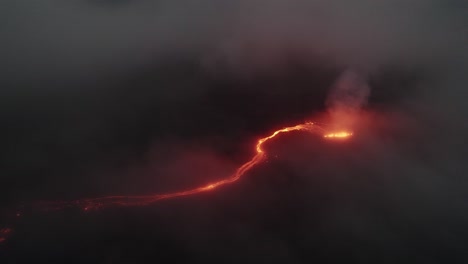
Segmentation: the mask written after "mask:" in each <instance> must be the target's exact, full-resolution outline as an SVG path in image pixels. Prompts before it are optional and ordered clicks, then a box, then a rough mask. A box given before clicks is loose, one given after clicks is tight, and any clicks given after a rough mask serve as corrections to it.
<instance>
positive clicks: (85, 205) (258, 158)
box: [40, 122, 352, 211]
mask: <svg viewBox="0 0 468 264" xmlns="http://www.w3.org/2000/svg"><path fill="white" fill-rule="evenodd" d="M292 131H305V132H309V133H318V134H321V133H323V132H324V129H323V128H321V127H320V126H318V125H316V124H314V123H312V122H305V123H303V124H299V125H295V126H290V127H284V128H281V129H278V130H276V131H274V132H273V133H272V134H270V135H269V136H266V137H264V138H260V139H259V140H258V141H257V144H256V145H255V151H256V154H255V155H254V156H253V157H252V159H250V160H249V161H247V162H246V163H244V164H243V165H241V166H240V167H239V168H238V169H237V170H236V171H235V172H234V173H233V174H232V175H231V176H229V177H227V178H226V179H224V180H220V181H216V182H211V183H208V184H205V185H203V186H200V187H196V188H193V189H189V190H185V191H178V192H172V193H165V194H152V195H142V196H105V197H99V198H88V199H81V200H75V201H64V202H42V203H41V204H40V206H42V208H45V209H46V210H60V209H64V208H68V207H74V206H78V207H80V208H81V209H82V210H84V211H90V210H95V209H99V208H102V207H106V206H142V205H148V204H152V203H154V202H157V201H160V200H166V199H171V198H176V197H182V196H189V195H194V194H198V193H202V192H208V191H212V190H214V189H217V188H218V187H221V186H224V185H228V184H231V183H233V182H235V181H237V180H239V179H240V178H241V177H242V176H244V175H245V174H246V173H247V172H248V171H249V170H250V169H252V168H253V167H254V166H255V165H257V164H259V163H260V162H262V161H263V160H264V159H265V158H266V156H267V154H266V153H265V151H264V150H263V144H264V143H266V142H267V141H269V140H271V139H273V138H275V137H276V136H278V135H280V134H283V133H288V132H292ZM351 135H352V133H350V132H337V133H330V134H324V135H323V136H324V137H326V138H347V137H350V136H351Z"/></svg>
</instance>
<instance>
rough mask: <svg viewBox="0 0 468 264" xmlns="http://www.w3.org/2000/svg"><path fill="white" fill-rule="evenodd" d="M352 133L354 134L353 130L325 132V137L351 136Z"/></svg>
mask: <svg viewBox="0 0 468 264" xmlns="http://www.w3.org/2000/svg"><path fill="white" fill-rule="evenodd" d="M352 135H353V133H351V132H345V131H341V132H335V133H330V134H325V135H324V136H323V137H325V138H349V137H350V136H352Z"/></svg>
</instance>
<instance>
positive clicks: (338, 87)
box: [326, 69, 370, 129]
mask: <svg viewBox="0 0 468 264" xmlns="http://www.w3.org/2000/svg"><path fill="white" fill-rule="evenodd" d="M369 94H370V87H369V85H368V84H367V83H366V81H365V80H364V78H363V77H362V76H360V75H359V74H358V73H357V72H355V71H352V70H349V69H348V70H346V71H344V72H343V73H342V74H341V75H340V76H339V77H338V79H337V80H336V81H335V83H334V84H333V85H332V87H331V89H330V94H329V96H328V98H327V101H326V105H327V107H328V112H329V114H330V116H331V122H332V125H333V126H334V129H349V128H351V127H352V126H353V123H354V122H355V118H356V116H357V115H358V112H359V111H360V110H361V108H362V107H363V106H364V105H365V104H366V103H367V98H368V97H369Z"/></svg>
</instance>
